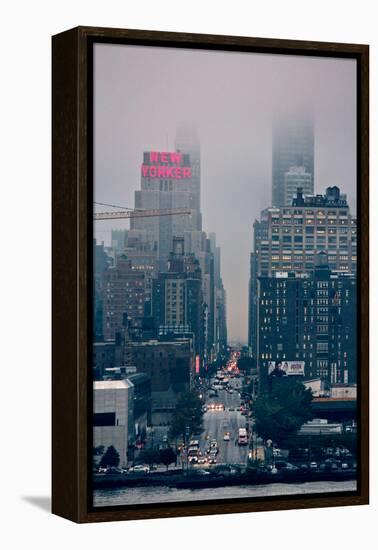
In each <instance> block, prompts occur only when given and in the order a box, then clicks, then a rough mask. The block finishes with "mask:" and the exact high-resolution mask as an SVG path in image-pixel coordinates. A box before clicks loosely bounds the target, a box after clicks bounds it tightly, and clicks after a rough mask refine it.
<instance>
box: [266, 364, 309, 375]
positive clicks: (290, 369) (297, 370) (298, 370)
mask: <svg viewBox="0 0 378 550" xmlns="http://www.w3.org/2000/svg"><path fill="white" fill-rule="evenodd" d="M304 369H305V363H304V361H270V362H269V363H268V374H269V375H272V376H286V375H288V376H291V375H293V374H296V375H298V376H304Z"/></svg>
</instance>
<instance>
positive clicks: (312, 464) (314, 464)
mask: <svg viewBox="0 0 378 550" xmlns="http://www.w3.org/2000/svg"><path fill="white" fill-rule="evenodd" d="M317 468H318V463H317V462H315V461H313V462H310V470H317Z"/></svg>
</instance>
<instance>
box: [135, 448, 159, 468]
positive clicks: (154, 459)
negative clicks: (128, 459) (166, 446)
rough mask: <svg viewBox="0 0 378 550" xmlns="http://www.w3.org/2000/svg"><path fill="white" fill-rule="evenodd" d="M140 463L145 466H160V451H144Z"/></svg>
mask: <svg viewBox="0 0 378 550" xmlns="http://www.w3.org/2000/svg"><path fill="white" fill-rule="evenodd" d="M139 459H140V460H138V462H139V461H140V462H141V463H143V464H148V465H149V466H152V465H153V464H158V463H159V462H160V455H159V452H158V451H155V450H154V449H144V450H143V451H142V452H141V453H140V457H139Z"/></svg>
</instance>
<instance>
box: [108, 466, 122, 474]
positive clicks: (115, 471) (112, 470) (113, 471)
mask: <svg viewBox="0 0 378 550" xmlns="http://www.w3.org/2000/svg"><path fill="white" fill-rule="evenodd" d="M106 473H107V474H123V473H124V470H122V468H116V467H115V466H112V467H110V468H107V472H106Z"/></svg>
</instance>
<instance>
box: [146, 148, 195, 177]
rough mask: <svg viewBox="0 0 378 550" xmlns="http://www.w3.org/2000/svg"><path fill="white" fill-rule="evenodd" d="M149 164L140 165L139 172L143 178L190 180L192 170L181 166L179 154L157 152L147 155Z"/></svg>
mask: <svg viewBox="0 0 378 550" xmlns="http://www.w3.org/2000/svg"><path fill="white" fill-rule="evenodd" d="M148 156H149V163H148V164H144V163H143V164H142V167H141V172H142V176H143V177H144V178H169V179H176V180H181V179H190V178H191V177H192V170H191V168H190V166H184V165H183V155H182V154H181V153H177V152H174V153H171V152H157V151H151V152H150V153H148Z"/></svg>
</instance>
